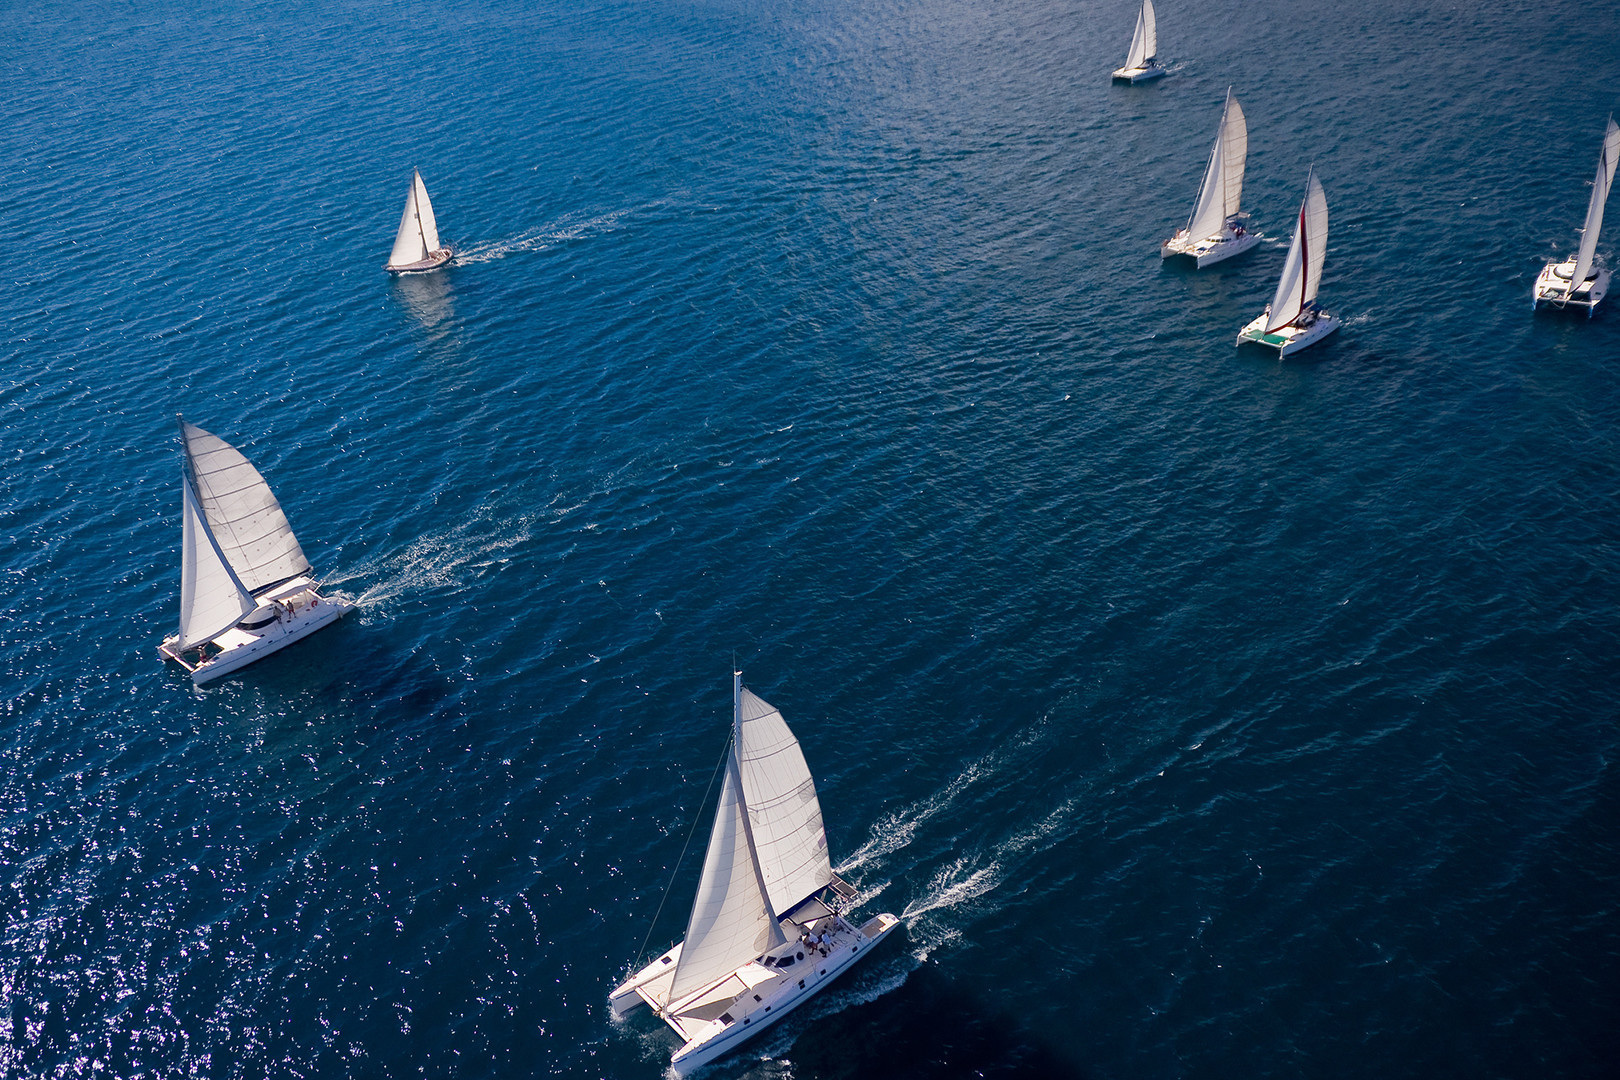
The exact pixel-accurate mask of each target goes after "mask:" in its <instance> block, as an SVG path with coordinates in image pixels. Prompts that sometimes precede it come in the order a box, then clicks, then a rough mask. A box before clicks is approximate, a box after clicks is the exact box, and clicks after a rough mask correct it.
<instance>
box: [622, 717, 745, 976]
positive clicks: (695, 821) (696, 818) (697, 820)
mask: <svg viewBox="0 0 1620 1080" xmlns="http://www.w3.org/2000/svg"><path fill="white" fill-rule="evenodd" d="M730 751H731V734H730V732H727V733H726V745H725V746H723V747H721V749H720V760H719V761H717V762H715V764H714V772H713V773H711V774H709V786H708V787H706V788H704V789H703V801H702V802H701V803H699V804H698V812H697V813H696V814H694V815H693V816H692V828H691V829H690V830H688V831H687V834H686V843H684V844H682V845H681V854H680V857H679V858H677V859H676V860H675V866H674V868H673V869H672V870H670V872H669V884H668V885H666V886H664V898H663V899H662V900H660V901H658V910H657V911H655V912H653V917H652V922H651V923H650V924H649V925H648V927H647V936H646V937H644V938H642V939H641V948H640V949H637V950H636V962H635V963H634V964H633V965H632V966H631V970H632V971H640V970H641V961H642V960H643V959H645V958H646V955H647V942H649V941H651V940H652V936H653V931H654V930H656V929H658V916H660V915H662V914H663V913H664V905H665V904H666V903H668V901H669V893H670V890H671V889H673V888H675V875H676V874H677V873H678V872H679V871H680V869H681V862H682V861H683V860H685V858H686V850H687V849H688V848H690V847H691V846H692V837H694V836H696V835H697V827H698V825H700V824H701V823H702V821H703V808H704V807H705V806H708V805H709V792H711V791H713V790H714V778H715V777H716V776H719V775H720V770H721V769H722V768H723V767H724V766H725V764H726V754H727V753H729V752H730Z"/></svg>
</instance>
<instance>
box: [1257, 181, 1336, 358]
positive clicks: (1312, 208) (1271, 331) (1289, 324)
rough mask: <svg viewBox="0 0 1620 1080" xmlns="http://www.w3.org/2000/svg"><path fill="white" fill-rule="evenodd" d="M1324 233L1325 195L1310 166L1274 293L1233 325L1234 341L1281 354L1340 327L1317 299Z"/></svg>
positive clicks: (1299, 347) (1301, 347)
mask: <svg viewBox="0 0 1620 1080" xmlns="http://www.w3.org/2000/svg"><path fill="white" fill-rule="evenodd" d="M1327 237H1328V208H1327V196H1326V195H1324V194H1323V193H1322V183H1321V181H1319V180H1317V178H1316V168H1315V167H1314V166H1312V168H1311V171H1310V173H1309V174H1308V175H1307V176H1306V177H1305V201H1304V202H1302V203H1300V206H1299V219H1298V221H1297V222H1296V223H1295V225H1294V241H1293V243H1291V244H1289V245H1288V261H1287V262H1285V263H1283V272H1282V280H1280V281H1278V282H1277V294H1276V295H1275V296H1273V297H1272V299H1271V303H1270V304H1268V305H1266V310H1265V314H1263V315H1261V316H1260V317H1259V318H1258V319H1256V320H1254V321H1253V322H1252V323H1250V324H1249V325H1248V326H1245V327H1244V328H1243V329H1242V330H1239V331H1238V336H1237V343H1238V344H1239V345H1242V344H1243V343H1244V342H1246V341H1247V342H1252V343H1254V344H1256V345H1265V346H1268V347H1270V348H1273V349H1276V350H1277V355H1278V357H1279V358H1280V357H1284V356H1289V355H1291V354H1293V353H1296V352H1298V351H1299V350H1301V349H1303V348H1305V347H1306V346H1307V345H1314V344H1316V343H1317V342H1318V341H1321V340H1322V339H1323V338H1325V337H1327V336H1328V335H1329V334H1331V333H1333V331H1335V330H1337V329H1338V328H1339V320H1338V319H1336V318H1334V317H1333V316H1332V315H1329V314H1327V313H1326V312H1325V311H1323V310H1322V309H1321V308H1320V307H1319V306H1318V305H1317V303H1316V287H1317V285H1318V284H1320V283H1321V280H1322V262H1323V260H1324V259H1325V258H1326V257H1327Z"/></svg>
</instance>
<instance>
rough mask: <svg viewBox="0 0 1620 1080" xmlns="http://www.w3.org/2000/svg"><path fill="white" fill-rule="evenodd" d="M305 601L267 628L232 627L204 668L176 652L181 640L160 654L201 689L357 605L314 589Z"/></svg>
mask: <svg viewBox="0 0 1620 1080" xmlns="http://www.w3.org/2000/svg"><path fill="white" fill-rule="evenodd" d="M302 597H307V598H308V599H307V600H304V606H301V607H299V608H298V609H297V610H296V611H295V612H294V613H293V614H292V615H291V616H289V617H283V618H277V619H275V620H274V621H273V622H271V623H269V624H268V625H266V626H261V627H256V628H254V629H251V630H248V629H243V628H242V627H240V626H233V627H231V629H229V630H227V631H225V632H224V633H223V634H220V635H219V636H218V637H216V638H214V640H213V644H215V645H217V646H218V647H219V650H220V651H219V652H218V653H217V654H215V656H214V657H213V658H212V659H210V660H207V661H204V662H203V663H201V664H195V665H193V664H189V663H187V662H186V660H185V659H184V658H183V657H182V656H181V655H180V653H179V650H178V649H176V648H175V646H176V645H178V644H179V638H178V637H171V638H169V639H168V640H166V641H164V643H163V644H162V646H160V647H159V649H158V651H159V652H161V653H162V654H163V655H164V656H166V657H168V658H169V659H171V660H176V661H179V663H180V664H181V666H183V667H185V668H186V669H187V670H188V671H190V672H191V681H192V682H194V683H197V684H198V685H201V684H203V683H205V682H209V681H211V680H213V679H218V678H220V677H221V676H224V675H229V674H231V672H233V671H240V670H242V669H243V668H244V667H246V666H247V665H249V664H251V663H253V662H254V661H255V660H262V659H264V658H265V657H266V656H269V655H270V654H271V653H273V652H276V651H277V650H279V649H284V648H286V647H287V646H288V645H291V644H292V643H293V642H295V641H299V640H302V639H303V638H306V637H308V636H309V635H311V634H313V633H314V632H315V631H317V630H319V629H321V628H322V627H324V626H328V625H330V624H332V623H334V622H336V621H337V620H339V619H341V618H342V617H343V616H344V615H347V614H348V613H349V612H350V611H353V610H354V604H352V603H350V602H349V601H347V600H342V599H337V598H335V597H323V596H320V595H319V594H317V593H315V591H314V589H313V588H311V589H310V590H309V591H308V592H307V593H304V594H302ZM302 597H300V599H301V598H302Z"/></svg>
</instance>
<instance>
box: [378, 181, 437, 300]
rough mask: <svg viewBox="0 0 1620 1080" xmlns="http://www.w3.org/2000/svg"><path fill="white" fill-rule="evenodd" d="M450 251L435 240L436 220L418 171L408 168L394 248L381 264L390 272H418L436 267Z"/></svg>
mask: <svg viewBox="0 0 1620 1080" xmlns="http://www.w3.org/2000/svg"><path fill="white" fill-rule="evenodd" d="M453 254H454V252H452V251H451V250H450V248H449V247H448V246H441V245H440V243H439V223H438V222H437V221H436V220H434V217H433V204H432V203H431V202H429V201H428V193H427V185H426V184H424V183H422V174H421V173H419V172H417V171H416V170H415V169H412V170H411V190H410V191H409V192H408V193H407V194H406V195H405V216H404V217H402V218H400V219H399V233H398V234H397V235H395V237H394V250H393V252H392V253H391V254H390V255H389V256H388V265H387V266H385V267H383V269H384V270H387V271H388V272H389V273H390V274H420V273H423V272H425V271H428V270H437V269H438V268H439V267H441V266H443V265H444V264H445V263H447V262H449V261H450V256H451V255H453Z"/></svg>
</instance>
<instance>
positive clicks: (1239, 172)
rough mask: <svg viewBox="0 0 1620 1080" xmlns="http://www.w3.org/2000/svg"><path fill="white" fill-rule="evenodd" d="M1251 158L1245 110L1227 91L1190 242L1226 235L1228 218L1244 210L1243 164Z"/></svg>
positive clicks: (1190, 228) (1189, 230)
mask: <svg viewBox="0 0 1620 1080" xmlns="http://www.w3.org/2000/svg"><path fill="white" fill-rule="evenodd" d="M1248 154H1249V125H1248V123H1247V122H1246V121H1245V120H1244V119H1243V108H1242V106H1240V105H1239V104H1238V103H1237V98H1235V97H1233V96H1232V91H1231V90H1230V89H1228V90H1227V91H1226V109H1225V110H1224V111H1223V112H1222V113H1221V127H1220V130H1219V131H1217V132H1216V133H1215V147H1214V149H1213V150H1211V151H1210V152H1209V165H1208V167H1207V168H1205V169H1204V184H1203V187H1201V188H1199V190H1198V202H1197V203H1196V204H1195V205H1194V206H1193V212H1192V216H1191V217H1189V218H1188V219H1187V238H1188V239H1189V240H1202V239H1204V238H1205V237H1208V236H1215V235H1217V234H1219V233H1221V232H1223V231H1224V230H1225V228H1226V220H1227V218H1230V217H1231V216H1232V215H1233V214H1236V213H1237V212H1238V211H1239V210H1240V209H1241V207H1242V204H1243V163H1244V160H1245V159H1246V158H1247V157H1248Z"/></svg>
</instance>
